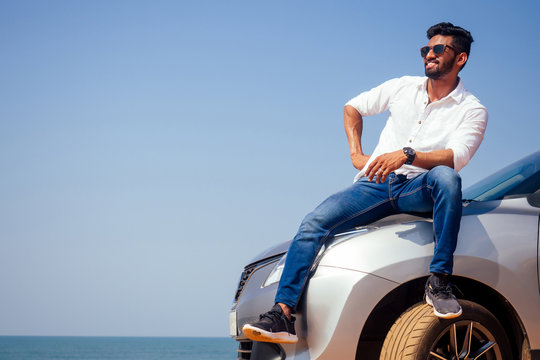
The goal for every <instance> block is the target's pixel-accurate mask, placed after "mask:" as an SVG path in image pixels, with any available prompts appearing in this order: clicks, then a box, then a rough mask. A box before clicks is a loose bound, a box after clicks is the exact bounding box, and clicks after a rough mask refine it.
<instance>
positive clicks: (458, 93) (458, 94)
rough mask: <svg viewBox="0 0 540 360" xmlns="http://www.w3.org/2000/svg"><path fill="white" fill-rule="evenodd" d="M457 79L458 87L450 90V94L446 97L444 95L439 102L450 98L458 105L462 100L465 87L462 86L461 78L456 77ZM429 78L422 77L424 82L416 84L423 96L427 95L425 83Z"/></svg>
mask: <svg viewBox="0 0 540 360" xmlns="http://www.w3.org/2000/svg"><path fill="white" fill-rule="evenodd" d="M458 79H459V82H458V85H457V86H456V88H455V89H454V90H452V92H451V93H450V94H448V95H446V96H445V97H444V98H442V99H441V100H444V99H447V98H451V99H454V101H455V102H456V103H458V104H459V103H460V102H461V100H462V99H463V93H464V91H465V87H464V86H463V81H461V78H460V77H458ZM428 80H429V78H428V77H427V76H426V77H424V81H422V82H421V83H420V84H418V88H419V89H420V90H421V91H423V92H424V94H426V96H428V95H427V82H428Z"/></svg>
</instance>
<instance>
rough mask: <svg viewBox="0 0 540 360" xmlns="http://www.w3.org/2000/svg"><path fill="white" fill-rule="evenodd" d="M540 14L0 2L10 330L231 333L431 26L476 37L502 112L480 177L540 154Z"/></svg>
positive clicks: (469, 76) (487, 82)
mask: <svg viewBox="0 0 540 360" xmlns="http://www.w3.org/2000/svg"><path fill="white" fill-rule="evenodd" d="M538 14H540V3H539V2H538V1H520V0H517V1H513V2H510V1H504V2H501V1H482V0H481V1H454V2H426V1H384V2H383V1H381V2H376V1H281V0H278V1H245V2H239V1H141V0H139V1H120V0H119V1H68V0H66V1H57V0H51V1H27V0H21V1H6V0H0V44H2V45H1V47H0V169H1V176H0V289H1V295H0V335H125V336H132V335H135V336H227V335H228V309H229V307H230V304H231V301H232V297H233V294H234V291H235V288H236V284H237V280H238V276H239V275H240V272H241V271H242V267H243V265H244V264H245V263H247V262H248V261H249V260H250V259H251V258H252V257H253V256H254V255H255V254H256V253H258V252H260V251H261V250H263V249H265V248H268V247H270V246H272V245H274V244H277V243H279V242H281V241H284V240H287V239H289V238H290V237H291V236H293V235H294V233H295V232H296V229H297V227H298V224H299V222H300V221H301V219H302V218H303V216H304V215H305V214H306V213H307V212H308V211H310V210H311V209H312V208H313V207H314V206H316V205H317V204H318V203H319V202H320V201H321V200H323V199H324V198H325V197H326V196H328V195H330V194H331V193H333V192H335V191H337V190H339V189H341V188H343V187H345V186H347V185H349V184H350V183H351V182H352V179H353V176H354V174H355V170H354V169H353V167H352V165H351V163H350V160H349V156H348V146H347V142H346V137H345V134H344V131H343V124H342V121H343V120H342V111H343V105H344V103H345V102H346V101H347V100H348V99H350V98H351V97H353V96H355V95H357V94H358V93H359V92H361V91H364V90H368V89H370V88H371V87H373V86H376V85H378V84H380V83H382V82H383V81H385V80H388V79H390V78H393V77H398V76H402V75H422V74H423V66H422V60H421V58H420V56H419V51H418V49H419V47H421V46H423V45H425V44H426V43H427V39H426V38H425V31H426V29H427V28H428V27H429V26H430V25H433V24H435V23H437V22H440V21H451V22H453V23H455V24H457V25H460V26H463V27H465V28H467V29H468V30H470V31H471V32H472V34H473V36H474V38H475V40H476V41H475V43H473V48H472V52H471V56H470V60H469V62H468V64H467V67H466V68H465V69H464V70H463V72H462V78H463V81H464V84H465V86H466V87H467V88H468V89H469V90H470V91H471V92H473V93H474V94H475V95H476V96H477V97H478V98H479V99H480V100H481V101H482V102H483V104H484V105H485V106H486V107H487V108H488V110H489V115H490V118H489V125H488V130H487V133H486V139H485V141H484V143H483V144H482V146H481V147H480V150H479V151H478V153H477V155H476V157H475V158H474V159H473V161H472V162H471V163H470V164H469V165H468V167H467V168H465V169H464V170H463V171H462V177H463V179H464V180H463V181H464V184H465V186H468V185H471V184H472V183H474V182H475V181H477V180H479V179H480V178H483V177H485V176H487V175H488V174H490V173H491V172H493V171H495V170H496V169H498V168H499V167H501V166H502V165H504V164H507V163H509V162H512V161H513V160H515V159H518V158H520V157H522V156H525V155H527V154H529V153H531V152H533V151H536V150H538V148H539V145H538V144H539V141H538V138H539V137H538V135H539V134H540V125H539V124H540V122H539V121H538V119H537V116H538V115H537V114H538V103H539V102H538V84H539V82H540V71H539V67H538V59H539V58H540V50H539V49H540V46H538V44H536V41H537V39H538V38H539V35H540V31H539V30H540V29H539V15H538ZM384 121H385V116H375V117H373V118H367V119H366V120H365V126H366V130H365V133H364V143H365V148H366V149H368V150H372V149H373V148H374V146H375V143H376V141H377V139H378V134H379V132H380V130H381V129H382V127H383V125H384Z"/></svg>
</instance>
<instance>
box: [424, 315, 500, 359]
mask: <svg viewBox="0 0 540 360" xmlns="http://www.w3.org/2000/svg"><path fill="white" fill-rule="evenodd" d="M428 360H503V359H502V355H501V351H500V349H499V346H498V344H497V340H496V339H495V336H494V335H493V333H491V331H489V330H488V329H487V328H486V327H485V326H483V325H482V324H480V323H478V322H476V321H471V320H462V321H458V322H455V323H452V324H450V325H449V326H448V327H446V328H445V329H444V330H443V331H442V332H441V334H440V335H439V336H438V337H437V339H436V340H435V342H434V343H433V346H432V347H431V349H430V352H429V357H428Z"/></svg>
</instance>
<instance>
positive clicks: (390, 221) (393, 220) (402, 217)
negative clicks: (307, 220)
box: [248, 213, 431, 266]
mask: <svg viewBox="0 0 540 360" xmlns="http://www.w3.org/2000/svg"><path fill="white" fill-rule="evenodd" d="M426 219H431V213H425V214H416V215H412V214H397V215H391V216H387V217H385V218H382V219H381V220H378V221H376V222H374V223H372V224H369V225H366V226H359V227H355V228H351V229H350V230H348V231H346V232H343V233H339V234H336V235H334V236H333V237H332V238H331V239H329V241H328V243H332V242H334V241H335V240H339V239H341V238H343V237H346V236H350V235H351V234H354V233H355V232H357V231H362V230H364V229H370V230H372V229H378V228H381V227H385V226H389V225H395V224H403V223H410V222H411V221H418V220H426ZM291 242H292V240H288V241H285V242H282V243H280V244H278V245H275V246H273V247H271V248H268V249H266V250H264V251H263V252H261V253H260V254H258V255H257V256H255V257H254V258H253V259H251V261H250V262H249V264H248V266H249V265H251V264H254V263H258V262H261V261H264V260H267V259H269V258H272V257H276V256H279V255H283V254H285V253H286V252H287V251H288V250H289V246H290V244H291Z"/></svg>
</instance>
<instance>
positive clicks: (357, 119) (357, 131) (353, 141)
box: [343, 105, 364, 156]
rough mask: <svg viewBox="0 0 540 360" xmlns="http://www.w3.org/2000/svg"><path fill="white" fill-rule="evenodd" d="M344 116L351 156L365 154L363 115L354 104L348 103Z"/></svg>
mask: <svg viewBox="0 0 540 360" xmlns="http://www.w3.org/2000/svg"><path fill="white" fill-rule="evenodd" d="M343 118H344V122H345V133H346V134H347V140H348V141H349V150H350V152H351V156H353V155H357V154H359V155H364V153H363V151H362V129H363V119H362V115H360V113H359V112H358V111H357V110H356V109H355V108H353V107H352V106H350V105H346V106H345V109H344V111H343Z"/></svg>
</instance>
